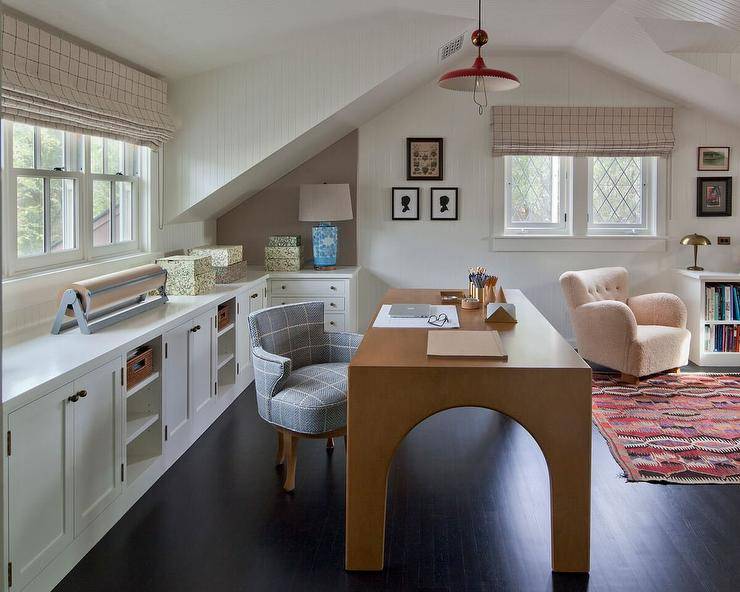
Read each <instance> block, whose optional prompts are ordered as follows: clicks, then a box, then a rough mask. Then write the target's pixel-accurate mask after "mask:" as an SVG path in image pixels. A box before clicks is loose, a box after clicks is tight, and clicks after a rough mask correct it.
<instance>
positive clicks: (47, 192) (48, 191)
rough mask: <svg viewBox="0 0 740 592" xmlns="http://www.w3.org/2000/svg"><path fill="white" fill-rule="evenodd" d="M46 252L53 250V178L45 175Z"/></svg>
mask: <svg viewBox="0 0 740 592" xmlns="http://www.w3.org/2000/svg"><path fill="white" fill-rule="evenodd" d="M43 204H44V253H49V252H51V179H50V178H49V177H44V198H43Z"/></svg>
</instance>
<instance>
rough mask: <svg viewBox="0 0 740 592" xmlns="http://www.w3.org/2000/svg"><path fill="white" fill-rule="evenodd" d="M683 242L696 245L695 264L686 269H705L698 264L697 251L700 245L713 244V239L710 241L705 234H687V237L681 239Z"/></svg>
mask: <svg viewBox="0 0 740 592" xmlns="http://www.w3.org/2000/svg"><path fill="white" fill-rule="evenodd" d="M681 244H682V245H693V246H694V264H693V265H691V266H689V267H687V268H686V269H690V270H691V271H704V268H703V267H699V266H698V265H697V264H696V255H697V251H698V250H699V246H700V245H701V246H706V245H711V244H712V241H710V240H709V239H708V238H707V237H706V236H703V235H701V234H687V235H686V236H685V237H683V238H682V239H681Z"/></svg>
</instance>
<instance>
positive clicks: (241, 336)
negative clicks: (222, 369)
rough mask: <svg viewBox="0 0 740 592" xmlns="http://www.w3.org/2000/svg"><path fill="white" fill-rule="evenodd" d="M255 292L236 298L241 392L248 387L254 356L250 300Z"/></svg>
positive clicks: (237, 364) (237, 361) (238, 383)
mask: <svg viewBox="0 0 740 592" xmlns="http://www.w3.org/2000/svg"><path fill="white" fill-rule="evenodd" d="M252 294H254V292H252V291H249V292H243V293H241V294H239V295H238V296H237V297H236V327H235V329H236V382H237V385H238V386H239V390H240V391H241V389H243V388H244V387H245V386H247V383H248V379H247V377H248V375H249V368H250V366H251V365H252V360H251V358H252V356H251V355H250V347H249V323H248V322H247V317H248V316H249V313H250V310H249V300H250V297H251V296H252Z"/></svg>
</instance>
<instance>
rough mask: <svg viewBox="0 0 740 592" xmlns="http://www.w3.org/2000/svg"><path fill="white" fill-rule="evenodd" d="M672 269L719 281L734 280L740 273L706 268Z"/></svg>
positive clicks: (692, 275) (687, 274) (683, 273)
mask: <svg viewBox="0 0 740 592" xmlns="http://www.w3.org/2000/svg"><path fill="white" fill-rule="evenodd" d="M674 271H675V272H677V273H679V274H681V275H685V276H688V277H692V278H694V279H697V280H704V281H720V282H721V281H723V280H728V281H733V282H736V281H738V280H739V279H740V273H732V272H731V271H709V270H706V269H705V270H703V271H694V270H692V269H674Z"/></svg>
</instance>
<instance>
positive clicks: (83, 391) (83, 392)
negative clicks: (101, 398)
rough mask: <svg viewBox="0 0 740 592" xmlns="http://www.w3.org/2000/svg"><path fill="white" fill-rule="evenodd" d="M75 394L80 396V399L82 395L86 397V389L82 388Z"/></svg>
mask: <svg viewBox="0 0 740 592" xmlns="http://www.w3.org/2000/svg"><path fill="white" fill-rule="evenodd" d="M77 396H78V397H80V399H82V398H83V397H87V391H86V390H84V389H83V390H81V391H80V392H79V393H77Z"/></svg>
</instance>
